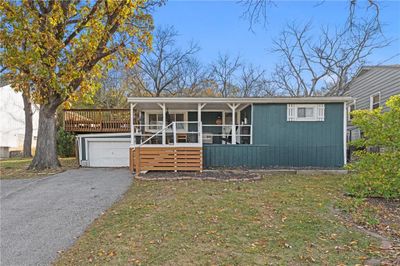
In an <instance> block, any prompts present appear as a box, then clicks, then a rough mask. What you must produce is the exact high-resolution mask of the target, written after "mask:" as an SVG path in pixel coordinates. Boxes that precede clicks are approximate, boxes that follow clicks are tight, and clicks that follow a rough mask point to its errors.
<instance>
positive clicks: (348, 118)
mask: <svg viewBox="0 0 400 266" xmlns="http://www.w3.org/2000/svg"><path fill="white" fill-rule="evenodd" d="M350 106H354V110H356V108H357V107H356V100H355V99H354V101H353V102H352V103H349V104H348V105H347V107H346V108H347V115H346V116H347V121H351V117H350V113H351V110H350Z"/></svg>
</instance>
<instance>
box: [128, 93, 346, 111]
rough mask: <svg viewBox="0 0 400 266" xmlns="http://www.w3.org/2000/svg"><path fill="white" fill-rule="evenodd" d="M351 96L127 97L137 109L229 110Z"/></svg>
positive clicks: (344, 100)
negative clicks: (236, 105)
mask: <svg viewBox="0 0 400 266" xmlns="http://www.w3.org/2000/svg"><path fill="white" fill-rule="evenodd" d="M352 100H353V98H351V97H342V96H335V97H268V98H261V97H244V98H221V97H128V102H129V103H133V104H136V105H137V106H136V108H138V109H159V108H160V107H159V106H158V104H167V106H168V107H170V108H173V109H177V110H197V104H199V103H201V104H206V105H205V106H204V109H203V110H230V108H229V106H228V105H227V104H240V106H245V105H248V104H252V103H342V102H351V101H352Z"/></svg>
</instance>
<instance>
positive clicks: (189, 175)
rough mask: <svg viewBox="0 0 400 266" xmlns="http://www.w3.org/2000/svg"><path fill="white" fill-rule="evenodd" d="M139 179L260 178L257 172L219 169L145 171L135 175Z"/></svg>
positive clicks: (235, 179)
mask: <svg viewBox="0 0 400 266" xmlns="http://www.w3.org/2000/svg"><path fill="white" fill-rule="evenodd" d="M135 178H137V179H140V180H188V179H199V180H216V181H218V180H221V181H253V180H260V179H261V175H260V174H259V173H255V172H251V171H246V170H219V171H204V172H201V173H200V172H176V173H175V172H151V171H150V172H147V173H146V174H141V175H140V176H139V177H135Z"/></svg>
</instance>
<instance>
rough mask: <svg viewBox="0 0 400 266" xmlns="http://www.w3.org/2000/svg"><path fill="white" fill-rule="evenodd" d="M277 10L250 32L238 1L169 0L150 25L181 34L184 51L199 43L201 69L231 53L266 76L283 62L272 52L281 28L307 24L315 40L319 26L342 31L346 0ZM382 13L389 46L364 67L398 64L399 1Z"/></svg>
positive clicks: (384, 5) (286, 4) (285, 4)
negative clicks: (189, 46) (217, 58)
mask: <svg viewBox="0 0 400 266" xmlns="http://www.w3.org/2000/svg"><path fill="white" fill-rule="evenodd" d="M318 3H320V4H318ZM275 4H276V6H273V7H271V8H270V9H269V10H268V15H267V16H268V21H267V24H266V26H265V27H263V25H258V26H256V27H255V28H254V30H253V32H252V31H251V30H249V22H248V21H247V20H245V19H244V18H243V17H242V14H243V11H244V7H243V6H242V5H240V4H239V3H238V2H237V1H211V0H207V1H206V0H204V1H192V0H185V1H183V0H179V1H178V0H169V1H168V2H167V3H166V4H165V5H164V6H162V7H160V8H158V9H157V10H156V11H155V13H154V23H155V26H156V27H162V26H174V27H175V29H176V30H177V31H178V32H179V37H178V40H177V45H178V46H180V47H182V48H184V47H185V46H187V44H188V43H189V42H190V41H194V42H197V43H198V45H199V46H200V48H201V50H200V52H199V53H198V56H197V57H198V58H199V59H200V61H201V62H202V63H203V64H209V63H210V62H212V61H213V60H214V59H215V58H216V57H217V56H218V53H222V54H225V53H229V54H232V55H240V57H241V58H242V60H244V61H245V62H247V63H252V64H254V65H256V66H259V67H261V68H263V69H265V70H267V72H270V71H272V69H273V67H274V66H275V64H276V63H278V62H280V61H281V58H279V56H278V55H276V54H274V53H273V52H272V48H273V45H272V40H273V39H276V38H278V37H279V34H280V32H281V31H282V30H283V29H284V27H285V25H287V24H288V23H292V22H293V21H294V22H295V23H296V24H305V23H307V22H309V21H311V22H312V25H313V28H312V30H313V33H315V36H318V30H319V28H320V27H321V26H325V25H329V26H331V27H332V26H341V25H343V24H344V23H345V21H346V19H347V15H348V0H344V1H329V0H326V1H323V2H322V3H321V1H275ZM363 10H364V9H363ZM380 13H381V14H380V16H381V23H382V25H383V34H384V36H385V37H386V38H388V39H392V40H393V42H392V43H391V45H390V46H389V47H385V48H383V49H382V50H379V51H376V52H374V53H373V54H372V55H371V56H370V57H369V58H368V62H367V63H368V64H399V63H400V0H398V1H381V10H380ZM392 57H393V58H392ZM390 58H392V59H390Z"/></svg>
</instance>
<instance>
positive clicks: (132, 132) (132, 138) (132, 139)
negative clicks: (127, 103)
mask: <svg viewBox="0 0 400 266" xmlns="http://www.w3.org/2000/svg"><path fill="white" fill-rule="evenodd" d="M135 106H136V103H131V117H130V118H131V120H130V121H131V144H135V138H134V136H133V135H134V133H135V132H134V129H133V127H134V125H133V120H134V119H133V114H134V113H133V108H135Z"/></svg>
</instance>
